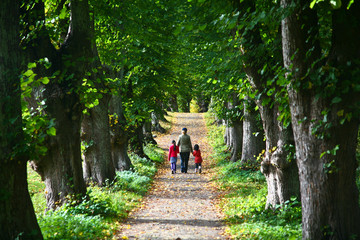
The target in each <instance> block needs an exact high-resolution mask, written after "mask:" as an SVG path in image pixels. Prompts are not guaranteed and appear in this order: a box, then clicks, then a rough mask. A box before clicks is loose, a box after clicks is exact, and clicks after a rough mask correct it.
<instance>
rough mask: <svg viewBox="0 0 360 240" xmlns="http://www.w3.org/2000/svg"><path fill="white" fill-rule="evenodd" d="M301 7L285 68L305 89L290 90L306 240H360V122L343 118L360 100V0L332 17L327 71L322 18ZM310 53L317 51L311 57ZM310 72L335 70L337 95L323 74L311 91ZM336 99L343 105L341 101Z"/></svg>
mask: <svg viewBox="0 0 360 240" xmlns="http://www.w3.org/2000/svg"><path fill="white" fill-rule="evenodd" d="M291 2H292V1H288V0H282V1H281V4H282V6H283V7H284V8H285V9H286V8H288V7H289V6H290V4H292V3H291ZM301 3H302V5H301V6H298V8H296V9H295V10H294V12H293V13H292V14H291V15H289V16H287V17H286V18H285V19H284V20H283V21H282V37H283V56H284V65H285V67H286V68H287V69H288V70H289V72H292V75H291V78H292V83H293V84H292V86H295V84H296V86H298V87H296V88H295V87H291V86H290V87H289V88H288V93H289V103H290V110H291V116H292V123H293V129H294V137H295V143H296V157H297V164H298V166H299V176H300V183H301V201H302V212H303V214H302V215H303V218H302V221H303V222H302V224H303V239H358V238H359V237H360V228H359V226H358V225H359V222H360V209H359V192H358V188H357V186H356V183H355V182H356V181H355V178H356V174H355V170H356V168H357V162H356V157H355V153H356V145H357V134H358V128H359V120H358V119H356V118H354V117H352V118H347V119H345V120H344V122H341V120H342V118H345V117H346V116H349V114H352V111H353V109H354V108H353V107H354V103H358V102H359V100H360V99H359V97H360V94H359V93H358V92H356V90H355V89H354V85H353V84H359V81H358V76H357V74H355V73H356V72H357V71H358V65H356V64H353V63H355V62H359V60H360V47H359V44H358V43H359V42H360V32H359V31H358V29H360V16H359V12H360V4H359V2H354V3H353V4H352V6H351V7H350V9H346V7H347V5H348V4H347V3H346V2H343V4H342V7H341V8H339V9H338V10H333V11H332V14H333V19H332V24H333V25H332V29H333V35H332V49H331V51H330V54H329V59H328V62H326V66H317V65H314V64H313V63H314V62H315V61H316V60H317V59H319V57H320V45H319V43H318V42H316V39H317V34H318V32H317V31H316V30H317V29H316V28H315V29H314V28H313V26H318V22H317V13H316V12H315V11H314V10H310V9H309V8H308V2H305V1H304V2H301ZM304 6H306V7H304ZM303 9H304V10H303ZM355 29H357V30H355ZM314 40H315V41H314ZM314 42H315V44H314ZM309 49H314V50H313V51H312V52H313V54H312V55H309V54H308V50H309ZM305 56H306V58H305ZM304 59H306V61H304ZM319 64H321V63H319ZM311 67H316V68H319V69H321V70H322V74H323V76H326V75H328V74H329V73H328V72H327V71H326V69H329V68H330V69H331V67H334V68H336V70H337V73H336V76H335V77H336V79H334V80H336V81H333V83H332V85H333V86H334V87H336V89H337V90H338V91H334V92H329V91H328V92H327V93H328V95H324V94H323V93H324V89H327V88H329V87H330V86H329V84H328V82H326V81H327V78H326V77H324V78H320V76H319V75H317V76H318V79H316V81H317V82H316V81H313V82H312V84H314V85H313V86H311V85H309V83H311V80H313V79H309V74H308V72H309V69H310V70H311ZM325 67H326V69H325ZM314 70H315V71H316V73H318V72H320V71H319V70H318V69H314ZM316 84H317V85H316ZM357 86H358V85H357ZM340 90H341V91H340ZM336 97H337V98H338V99H339V98H340V99H341V101H336V102H334V100H333V99H334V98H336ZM325 110H326V113H324V111H325ZM341 112H342V113H343V114H341Z"/></svg>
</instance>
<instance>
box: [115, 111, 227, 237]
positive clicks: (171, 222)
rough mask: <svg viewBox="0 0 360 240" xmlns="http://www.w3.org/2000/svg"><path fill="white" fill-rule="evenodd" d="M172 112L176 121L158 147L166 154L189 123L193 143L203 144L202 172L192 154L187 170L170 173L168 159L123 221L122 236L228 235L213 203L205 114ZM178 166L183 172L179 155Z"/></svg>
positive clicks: (214, 196) (160, 140)
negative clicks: (198, 171) (207, 162)
mask: <svg viewBox="0 0 360 240" xmlns="http://www.w3.org/2000/svg"><path fill="white" fill-rule="evenodd" d="M173 116H174V120H175V122H174V123H173V127H172V129H171V130H170V133H169V134H166V135H161V136H159V137H158V138H156V141H157V142H158V145H159V147H161V148H162V149H164V151H165V154H167V152H168V148H169V146H170V144H171V140H173V139H174V140H177V138H178V136H179V135H180V133H181V129H182V128H183V127H186V128H187V129H188V134H189V135H190V136H191V141H192V144H193V145H194V144H195V143H197V144H199V145H200V149H201V151H202V155H203V159H204V163H203V165H204V166H203V169H204V170H203V173H202V174H195V173H194V157H193V156H191V158H190V161H189V171H188V173H187V174H183V173H176V174H171V171H170V167H169V165H170V164H169V163H168V161H167V160H166V161H165V162H164V164H163V165H162V167H161V169H159V173H158V174H157V176H156V178H155V183H154V186H153V188H152V190H151V191H150V193H149V195H148V196H147V197H146V198H145V200H144V201H143V204H142V206H141V207H140V208H139V209H137V210H136V211H134V212H133V213H132V214H130V216H129V218H128V220H127V222H126V223H125V224H124V225H123V231H122V233H121V234H120V239H157V240H165V239H166V240H167V239H169V240H170V239H171V240H175V239H181V240H190V239H194V240H195V239H196V240H202V239H203V240H205V239H206V240H210V239H227V238H226V237H225V236H224V235H223V233H224V229H225V226H224V223H223V222H222V220H221V219H222V217H221V214H220V213H219V211H218V209H217V208H216V206H215V204H214V201H215V199H216V194H217V193H216V191H215V189H214V188H213V187H212V186H211V184H210V180H209V178H208V173H207V167H208V166H209V165H208V164H206V160H207V156H208V154H210V149H211V148H210V147H209V146H208V145H207V143H206V127H205V122H204V120H203V115H202V114H199V113H197V114H195V113H176V114H173ZM177 170H178V172H180V160H179V159H178V162H177Z"/></svg>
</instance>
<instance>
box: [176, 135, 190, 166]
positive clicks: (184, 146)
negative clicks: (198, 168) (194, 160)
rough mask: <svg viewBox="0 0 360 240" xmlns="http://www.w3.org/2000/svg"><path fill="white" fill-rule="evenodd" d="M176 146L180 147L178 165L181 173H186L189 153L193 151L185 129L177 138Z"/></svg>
mask: <svg viewBox="0 0 360 240" xmlns="http://www.w3.org/2000/svg"><path fill="white" fill-rule="evenodd" d="M177 145H178V146H179V147H180V164H181V172H182V173H187V170H188V165H189V157H190V153H191V152H192V151H193V148H192V144H191V139H190V136H189V135H187V129H186V128H183V129H182V134H181V135H180V136H179V139H178V141H177Z"/></svg>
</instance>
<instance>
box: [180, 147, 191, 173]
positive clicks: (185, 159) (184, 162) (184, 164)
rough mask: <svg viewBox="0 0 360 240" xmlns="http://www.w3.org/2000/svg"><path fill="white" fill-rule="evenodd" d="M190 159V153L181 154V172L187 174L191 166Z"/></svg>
mask: <svg viewBox="0 0 360 240" xmlns="http://www.w3.org/2000/svg"><path fill="white" fill-rule="evenodd" d="M189 157H190V152H181V153H180V165H181V172H184V173H187V170H188V165H189Z"/></svg>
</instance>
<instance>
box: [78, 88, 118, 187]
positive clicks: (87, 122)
mask: <svg viewBox="0 0 360 240" xmlns="http://www.w3.org/2000/svg"><path fill="white" fill-rule="evenodd" d="M109 100H110V97H108V96H105V95H103V97H102V98H101V99H99V105H97V106H95V107H93V108H91V109H89V110H88V112H89V115H85V116H84V120H83V122H82V130H83V131H82V132H83V141H85V142H86V143H88V146H89V147H88V148H87V149H86V150H85V152H84V162H83V169H84V178H85V180H86V181H87V182H94V183H96V184H97V185H99V186H103V185H105V183H106V180H108V181H110V182H112V181H113V180H114V177H115V167H114V164H113V161H112V156H111V143H110V125H109V115H108V109H109Z"/></svg>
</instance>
